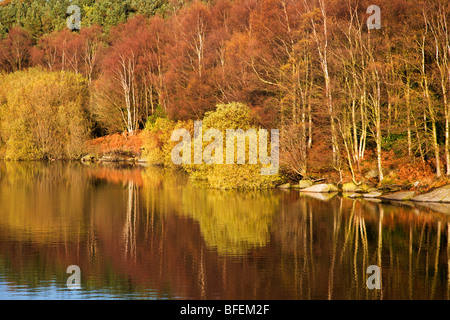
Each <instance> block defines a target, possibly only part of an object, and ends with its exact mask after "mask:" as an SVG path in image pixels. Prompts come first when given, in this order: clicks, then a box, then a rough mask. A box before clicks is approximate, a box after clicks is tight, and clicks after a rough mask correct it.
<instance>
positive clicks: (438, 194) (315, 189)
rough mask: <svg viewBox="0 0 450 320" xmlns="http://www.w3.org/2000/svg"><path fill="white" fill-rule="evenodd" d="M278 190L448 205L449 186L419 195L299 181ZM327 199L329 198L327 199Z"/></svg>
mask: <svg viewBox="0 0 450 320" xmlns="http://www.w3.org/2000/svg"><path fill="white" fill-rule="evenodd" d="M278 188H279V189H297V190H299V191H300V192H301V193H321V194H326V193H328V194H331V193H335V194H338V193H341V194H342V195H343V196H345V197H348V198H352V199H356V198H364V199H379V200H387V201H413V202H432V203H450V185H444V186H442V187H438V188H435V189H434V190H431V191H428V192H425V193H423V194H420V193H419V192H418V191H415V190H405V189H404V187H402V186H400V185H391V186H383V187H380V188H376V187H371V186H369V185H368V184H365V183H362V184H360V185H357V184H355V183H352V182H349V183H344V184H342V185H338V186H335V185H333V184H330V183H316V184H315V183H314V182H313V181H311V180H300V181H299V183H298V184H293V185H292V184H290V183H285V184H282V185H280V186H278ZM328 198H329V197H328Z"/></svg>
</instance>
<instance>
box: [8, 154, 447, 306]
mask: <svg viewBox="0 0 450 320" xmlns="http://www.w3.org/2000/svg"><path fill="white" fill-rule="evenodd" d="M449 213H450V208H449V205H432V206H426V207H425V206H418V205H414V204H410V203H385V202H383V203H381V202H375V201H363V200H350V199H346V198H344V197H340V196H334V197H331V198H330V197H329V196H328V195H305V194H301V193H300V192H298V191H294V190H291V191H284V190H271V191H246V192H244V191H219V190H208V189H205V188H201V187H198V186H197V187H196V186H193V185H192V184H191V183H190V182H189V180H188V179H187V178H186V176H185V175H183V174H181V173H177V172H174V171H169V170H163V169H160V168H153V167H148V168H144V167H132V166H129V167H120V168H119V167H112V166H111V167H109V166H99V165H83V164H81V163H58V162H54V163H42V162H0V299H18V298H20V299H98V298H102V299H449V292H450V277H449V275H450V273H449V270H450V265H449V256H450V241H449V237H448V234H449V230H450V215H449ZM70 265H77V266H79V267H80V270H81V289H79V290H70V289H68V288H67V285H66V282H67V279H68V277H69V276H70V274H68V273H66V270H67V267H68V266H70ZM370 265H376V266H379V267H380V270H381V289H369V288H368V287H367V285H366V281H367V279H368V277H369V276H370V275H371V273H369V274H368V273H367V267H368V266H370Z"/></svg>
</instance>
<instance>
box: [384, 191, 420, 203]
mask: <svg viewBox="0 0 450 320" xmlns="http://www.w3.org/2000/svg"><path fill="white" fill-rule="evenodd" d="M415 195H416V192H415V191H399V192H394V193H389V194H385V195H383V196H381V197H380V198H381V199H384V200H393V201H404V200H410V199H412V198H413V197H414V196H415Z"/></svg>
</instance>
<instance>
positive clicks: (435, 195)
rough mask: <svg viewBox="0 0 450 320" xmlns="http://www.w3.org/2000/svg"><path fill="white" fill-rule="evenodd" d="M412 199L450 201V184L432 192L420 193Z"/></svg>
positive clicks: (419, 200)
mask: <svg viewBox="0 0 450 320" xmlns="http://www.w3.org/2000/svg"><path fill="white" fill-rule="evenodd" d="M411 200H412V201H418V202H450V185H446V186H443V187H440V188H437V189H435V190H433V191H431V192H428V193H425V194H421V195H418V196H417V197H414V198H412V199H411Z"/></svg>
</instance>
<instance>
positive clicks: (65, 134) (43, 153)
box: [0, 69, 89, 160]
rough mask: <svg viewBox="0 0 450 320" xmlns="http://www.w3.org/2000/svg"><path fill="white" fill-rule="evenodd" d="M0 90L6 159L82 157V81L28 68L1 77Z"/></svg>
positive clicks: (69, 75)
mask: <svg viewBox="0 0 450 320" xmlns="http://www.w3.org/2000/svg"><path fill="white" fill-rule="evenodd" d="M0 86H1V89H0V136H1V137H2V139H1V140H3V143H4V144H5V148H6V158H8V159H14V160H31V159H42V158H57V159H59V158H77V157H79V156H81V154H82V152H83V149H84V143H85V141H86V139H87V138H88V135H89V130H88V128H89V121H88V112H87V108H86V106H87V102H88V91H87V87H86V83H85V80H84V79H83V77H81V76H79V75H76V74H74V73H70V72H46V71H42V70H40V69H28V70H26V71H19V72H15V73H11V74H8V75H4V76H2V77H1V79H0Z"/></svg>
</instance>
